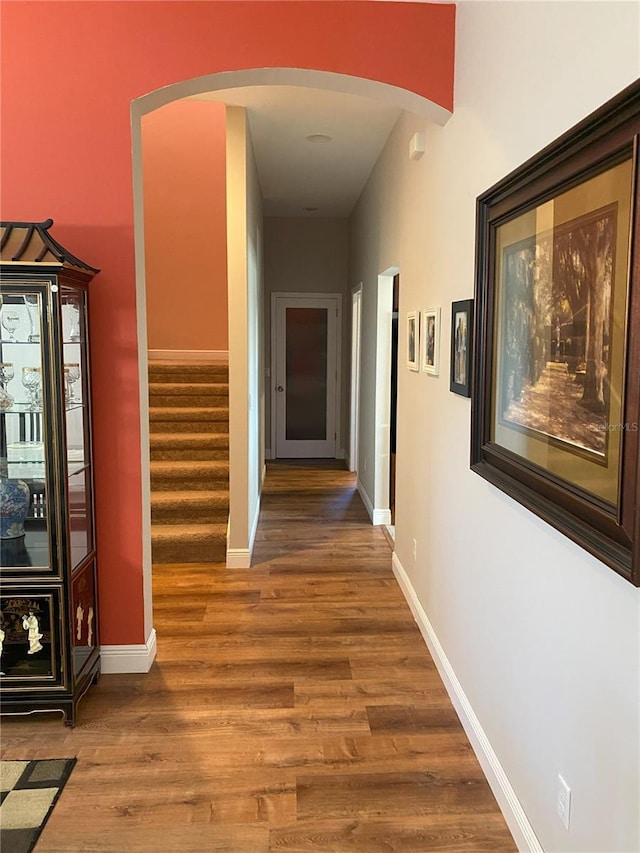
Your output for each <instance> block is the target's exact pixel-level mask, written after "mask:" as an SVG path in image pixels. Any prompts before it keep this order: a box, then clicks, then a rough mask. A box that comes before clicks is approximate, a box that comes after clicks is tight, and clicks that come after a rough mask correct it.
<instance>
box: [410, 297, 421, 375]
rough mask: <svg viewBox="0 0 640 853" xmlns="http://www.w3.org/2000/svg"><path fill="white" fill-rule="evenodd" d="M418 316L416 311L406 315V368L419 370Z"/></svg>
mask: <svg viewBox="0 0 640 853" xmlns="http://www.w3.org/2000/svg"><path fill="white" fill-rule="evenodd" d="M419 351H420V315H419V314H418V312H417V311H409V312H408V313H407V367H408V368H409V370H420V354H419Z"/></svg>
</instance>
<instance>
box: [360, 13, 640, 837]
mask: <svg viewBox="0 0 640 853" xmlns="http://www.w3.org/2000/svg"><path fill="white" fill-rule="evenodd" d="M639 23H640V22H639V7H638V5H637V4H631V3H616V2H601V3H579V4H576V3H572V2H567V3H563V2H555V3H492V2H483V3H476V2H461V3H458V4H457V63H456V67H457V77H456V107H455V112H454V115H453V117H452V118H451V119H450V121H449V122H448V123H447V124H446V125H445V126H444V127H443V128H437V127H435V126H427V127H425V126H424V124H423V123H422V122H420V121H419V120H417V119H415V118H412V117H411V116H409V115H407V114H405V116H404V117H403V118H402V119H401V121H400V122H399V123H398V125H397V126H396V128H395V129H394V131H393V132H392V134H391V136H390V139H389V142H388V144H387V146H386V148H385V150H384V152H383V154H382V155H381V157H380V160H379V162H378V164H377V166H376V168H375V170H374V172H373V174H372V176H371V178H370V181H369V183H368V185H367V187H366V189H365V192H364V193H363V196H362V198H361V200H360V202H359V204H358V207H357V209H356V211H355V213H354V215H353V217H352V221H351V246H350V248H351V257H352V260H351V267H350V282H349V283H350V286H355V285H356V284H357V283H358V282H359V281H363V282H364V292H363V303H362V311H363V354H362V364H363V376H362V409H361V421H362V433H361V449H360V468H359V470H360V476H361V479H364V481H365V485H366V487H367V489H371V491H370V492H369V494H370V495H371V496H372V497H373V484H372V482H371V481H370V480H369V479H368V477H369V472H370V471H371V460H372V458H373V452H374V451H373V448H374V421H373V417H374V414H373V413H374V403H375V399H374V398H375V395H374V390H375V378H376V376H375V374H376V352H375V337H376V336H375V329H376V325H375V323H376V311H377V289H378V275H379V274H380V273H381V272H384V271H385V270H386V269H388V268H390V267H391V266H393V265H395V264H398V265H399V267H400V276H401V296H400V353H401V356H400V367H399V397H398V455H397V463H398V475H397V503H396V555H395V556H396V566H397V567H398V566H399V567H400V569H401V570H402V571H403V572H404V574H405V577H406V578H407V579H408V583H409V587H410V590H411V591H412V592H413V594H414V595H415V596H416V600H417V602H418V604H419V606H420V607H421V608H422V612H423V613H424V614H425V618H426V620H427V621H426V622H425V625H427V627H429V626H430V628H431V630H432V632H433V637H435V639H436V640H437V643H438V644H439V647H440V650H441V652H442V655H443V658H442V659H441V663H442V662H448V664H449V665H450V670H451V672H450V673H449V674H451V673H453V678H452V680H451V683H452V684H453V685H455V684H456V681H457V684H458V686H459V689H460V691H461V692H460V693H459V694H456V695H457V698H458V700H459V701H458V707H462V708H463V709H465V710H464V713H465V714H467V713H468V712H469V709H470V710H471V712H472V713H473V719H475V720H476V721H477V723H478V726H479V727H480V729H479V731H480V732H482V733H484V736H486V739H487V742H488V744H489V746H490V748H491V750H492V751H493V752H492V754H493V755H494V756H495V757H496V760H497V762H498V764H499V767H501V768H502V769H503V770H504V772H505V774H506V777H507V779H508V782H509V783H510V784H511V786H512V788H513V790H514V791H515V795H516V797H517V800H518V801H519V803H520V805H521V806H522V809H523V813H524V815H526V818H527V819H528V821H529V822H530V824H531V826H532V827H533V833H534V836H535V837H533V838H531V836H529V838H528V841H527V840H526V839H525V838H524V836H523V835H522V833H521V834H520V835H519V836H518V837H519V841H520V842H521V845H522V846H521V849H536V850H540V849H544V850H546V851H549V853H550V852H551V851H574V853H577V852H578V851H579V853H603V851H608V853H613V851H616V853H622V851H636V850H639V849H640V829H639V821H638V803H639V802H640V766H639V761H640V741H639V738H640V685H639V676H640V649H639V640H638V638H639V637H640V612H639V605H640V597H639V595H638V593H639V590H637V589H635V588H634V587H633V586H631V584H629V583H628V582H626V581H625V580H623V579H622V578H621V577H619V576H618V575H616V574H615V573H614V572H613V571H612V570H611V569H609V568H607V567H606V566H604V565H603V564H602V563H600V562H599V561H598V560H596V559H595V558H593V557H591V556H590V555H589V554H587V553H586V552H585V551H584V550H582V549H581V548H579V547H578V546H577V545H575V544H574V543H573V542H571V541H570V540H569V539H567V538H566V537H564V536H562V535H561V534H560V533H559V532H557V531H556V530H554V529H553V528H552V527H550V526H549V525H548V524H545V523H544V522H542V521H541V520H539V519H538V518H536V517H535V516H534V515H532V514H531V513H530V512H528V511H527V510H525V509H524V508H523V507H521V506H520V505H519V504H517V503H516V502H515V501H513V500H511V499H510V498H508V497H507V496H506V495H505V494H503V493H502V492H500V491H498V490H497V489H496V488H494V487H493V486H491V485H490V484H488V483H487V482H486V481H485V480H483V479H481V478H480V477H479V476H478V475H477V474H475V473H473V472H471V471H470V468H469V447H470V415H471V411H470V401H469V400H468V399H464V398H462V397H459V396H456V395H454V394H452V393H451V392H450V391H449V379H448V372H449V361H450V359H449V339H450V338H449V335H450V311H451V302H452V301H454V300H458V299H465V298H469V297H472V296H473V287H474V245H475V199H476V197H477V196H478V195H479V194H480V193H481V192H483V191H484V190H486V189H487V188H488V187H489V186H491V185H492V184H493V183H495V182H496V181H497V180H499V179H500V178H502V177H503V176H504V175H506V174H507V173H508V172H509V171H510V170H512V169H514V168H515V167H516V166H518V165H519V164H520V163H522V162H523V161H524V160H526V159H527V158H528V157H530V156H532V155H533V154H535V153H536V151H538V150H539V149H540V148H541V147H543V146H544V145H546V144H547V143H549V142H551V141H552V140H553V139H554V138H556V137H557V136H558V135H560V134H561V133H562V132H564V131H565V130H567V129H568V128H569V127H571V126H572V125H573V124H575V123H576V122H577V121H579V120H580V119H582V118H583V117H584V116H585V115H587V114H588V113H589V112H591V111H592V110H593V109H595V108H596V107H598V106H599V105H600V104H601V103H603V102H604V101H606V100H607V99H608V98H610V97H611V96H613V95H614V94H615V93H616V92H618V91H619V90H621V89H622V88H623V87H624V86H626V85H627V84H629V83H630V82H632V81H633V79H634V78H636V77H637V75H638V70H639V68H640V50H639V33H640V27H639ZM417 130H426V134H427V136H426V153H425V155H424V157H423V158H422V159H421V160H419V161H411V160H409V158H408V150H409V142H410V139H411V137H412V134H413V133H414V132H415V131H417ZM433 306H440V307H441V308H442V342H441V347H442V348H441V352H440V358H441V361H440V365H441V369H440V376H439V377H433V376H429V375H427V374H425V373H422V372H421V373H412V372H411V371H409V370H408V369H407V368H406V367H404V365H403V359H402V353H403V352H404V346H405V323H404V319H405V317H406V312H407V311H409V310H414V309H415V310H420V309H422V308H427V307H433ZM365 457H368V461H369V466H368V469H367V472H365V471H364V470H363V465H362V463H363V459H364V458H365ZM413 540H415V542H416V556H415V557H414V555H413ZM434 648H437V646H435V645H434ZM454 679H455V680H454ZM456 689H457V688H456ZM461 697H463V698H465V701H466V702H467V705H466V706H465V705H464V704H463V703H462V700H461ZM469 719H472V717H471V716H468V717H467V720H469ZM472 735H473V737H475V742H476V743H477V744H480V746H481V748H482V749H485V747H486V744H484V745H483V741H482V739H481V737H480V735H479V734H478V733H477V732H472ZM489 754H490V753H489V752H486V755H487V756H488V755H489ZM485 766H488V764H486V763H485ZM489 769H490V772H491V774H493V776H492V778H493V779H494V781H495V779H497V778H499V774H498V773H497V771H495V768H493V769H492V768H489ZM494 771H495V772H494ZM559 773H561V774H562V775H563V777H564V778H565V779H566V781H567V783H568V784H569V786H570V787H571V789H572V803H571V824H570V829H569V830H568V831H567V830H566V829H565V828H564V826H563V824H562V823H561V821H560V819H559V817H558V815H557V814H556V794H557V788H558V774H559ZM502 805H503V807H504V808H506V809H507V811H509V810H510V809H511V805H510V804H509V803H508V802H507V801H506V799H505V797H504V796H503V797H502ZM510 814H511V815H512V818H513V814H514V812H512V811H510ZM513 826H514V824H513V822H512V827H513ZM514 831H518V828H517V827H515V830H514ZM536 837H537V842H536ZM536 844H537V845H538V846H536ZM527 845H529V846H530V847H529V848H528V847H527Z"/></svg>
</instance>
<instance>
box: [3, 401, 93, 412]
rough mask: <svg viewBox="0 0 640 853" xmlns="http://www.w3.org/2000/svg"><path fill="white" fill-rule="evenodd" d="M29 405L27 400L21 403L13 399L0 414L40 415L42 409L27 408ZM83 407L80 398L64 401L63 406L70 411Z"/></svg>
mask: <svg viewBox="0 0 640 853" xmlns="http://www.w3.org/2000/svg"><path fill="white" fill-rule="evenodd" d="M30 405H31V404H30V403H27V402H24V403H23V402H20V401H15V400H14V402H13V405H12V406H11V407H10V408H8V409H4V410H3V411H1V412H0V414H2V415H41V414H42V409H30V408H29V406H30ZM83 407H84V403H83V402H82V401H81V400H78V402H76V403H66V404H65V407H64V408H65V411H67V412H72V411H74V410H76V409H82V408H83Z"/></svg>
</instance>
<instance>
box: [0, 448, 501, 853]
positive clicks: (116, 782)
mask: <svg viewBox="0 0 640 853" xmlns="http://www.w3.org/2000/svg"><path fill="white" fill-rule="evenodd" d="M338 465H339V463H309V462H295V463H294V462H290V463H287V462H278V463H271V464H269V467H268V474H267V479H266V484H265V492H264V495H263V500H262V513H261V517H260V524H259V527H258V533H257V541H256V549H255V553H254V566H253V568H251V569H249V570H246V571H239V570H233V571H230V570H226V569H225V568H224V566H222V565H220V564H202V565H194V564H184V565H162V566H157V567H154V621H155V627H156V630H157V633H158V658H157V661H156V663H155V664H154V666H153V668H152V670H151V672H150V673H148V674H147V675H111V676H103V677H102V679H101V681H100V683H99V684H98V685H97V686H96V687H94V688H92V689H91V690H90V691H89V693H88V694H87V696H86V697H85V698H84V699H83V701H82V702H81V704H80V707H79V710H78V724H77V726H76V728H75V729H73V730H69V729H66V728H65V727H64V726H63V725H62V722H61V718H60V717H59V716H58V715H46V716H40V717H21V718H11V717H4V718H3V722H2V732H1V741H2V757H3V758H49V757H73V756H77V758H78V763H77V765H76V768H75V770H74V771H73V773H72V775H71V778H70V780H69V782H68V784H67V786H66V788H65V790H64V792H63V794H62V797H61V798H60V800H59V802H58V804H57V805H56V807H55V809H54V812H53V814H52V816H51V818H50V820H49V823H48V824H47V826H46V827H45V830H44V832H43V834H42V836H41V839H40V841H39V843H38V846H37V850H36V853H76V851H89V853H90V852H91V851H94V853H163V851H168V850H179V851H180V853H208V851H215V853H223V851H224V853H277V851H283V853H382V852H383V851H385V853H389V851H396V852H397V853H428V851H447V853H462V851H468V853H471V851H473V853H478V851H490V853H503V851H513V850H515V849H516V847H515V844H514V842H513V840H512V838H511V836H510V834H509V832H508V830H507V827H506V825H505V822H504V820H503V818H502V815H501V814H500V812H499V810H498V807H497V805H496V803H495V800H494V798H493V795H492V793H491V791H490V789H489V786H488V784H487V782H486V780H485V778H484V776H483V774H482V771H481V769H480V766H479V764H478V762H477V760H476V758H475V756H474V754H473V752H472V750H471V747H470V745H469V743H468V741H467V738H466V736H465V734H464V731H463V729H462V727H461V725H460V723H459V721H458V719H457V717H456V714H455V712H454V710H453V708H452V706H451V704H450V701H449V699H448V697H447V694H446V692H445V690H444V687H443V686H442V683H441V681H440V678H439V676H438V674H437V671H436V668H435V666H434V664H433V661H432V660H431V658H430V656H429V654H428V651H427V649H426V647H425V645H424V642H423V640H422V638H421V636H420V634H419V632H418V629H417V627H416V625H415V623H414V621H413V618H412V616H411V613H410V611H409V608H408V606H407V604H406V602H405V600H404V598H403V596H402V593H401V592H400V589H399V587H398V585H397V583H396V581H395V579H394V577H393V574H392V571H391V551H390V548H389V544H388V542H387V540H386V539H385V537H384V534H383V533H382V531H381V529H379V528H374V527H372V526H371V525H370V523H369V520H368V517H367V514H366V512H365V510H364V507H363V505H362V503H361V501H360V498H359V496H358V495H357V493H356V491H355V483H354V479H353V476H352V475H351V474H349V473H348V472H346V471H344V470H340V469H339V467H338Z"/></svg>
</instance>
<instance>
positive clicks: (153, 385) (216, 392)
mask: <svg viewBox="0 0 640 853" xmlns="http://www.w3.org/2000/svg"><path fill="white" fill-rule="evenodd" d="M154 394H175V395H176V396H177V397H183V396H191V395H197V394H199V395H201V396H202V397H205V398H206V397H228V396H229V385H228V384H227V383H224V382H150V383H149V396H151V395H154Z"/></svg>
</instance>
